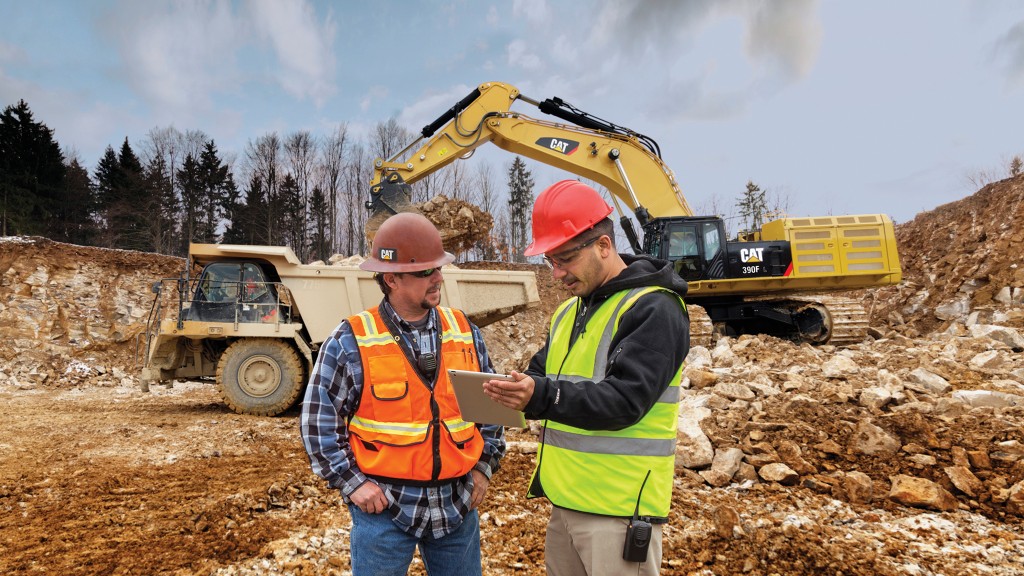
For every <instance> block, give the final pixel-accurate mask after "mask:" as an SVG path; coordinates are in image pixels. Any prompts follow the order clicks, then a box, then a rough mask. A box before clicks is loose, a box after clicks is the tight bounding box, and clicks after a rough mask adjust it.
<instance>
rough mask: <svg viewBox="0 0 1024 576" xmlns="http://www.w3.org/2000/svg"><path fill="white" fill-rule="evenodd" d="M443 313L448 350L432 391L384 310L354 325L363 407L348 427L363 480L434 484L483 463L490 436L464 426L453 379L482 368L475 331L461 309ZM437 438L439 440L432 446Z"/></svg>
mask: <svg viewBox="0 0 1024 576" xmlns="http://www.w3.org/2000/svg"><path fill="white" fill-rule="evenodd" d="M437 310H438V317H439V318H440V332H441V348H440V349H439V350H438V353H439V356H440V358H439V359H438V367H437V381H436V382H435V383H434V387H433V390H431V388H430V386H429V383H427V382H424V381H423V379H422V376H421V375H420V374H419V372H418V371H417V370H416V368H415V367H414V366H413V365H412V364H410V363H409V361H408V359H407V358H406V356H405V354H403V352H402V348H401V346H400V345H399V343H398V340H397V339H396V337H394V336H393V335H392V334H391V333H390V332H389V331H388V328H387V325H386V324H385V323H384V321H383V319H382V318H381V317H380V312H379V310H378V309H376V308H373V309H370V310H367V311H364V312H361V313H359V314H356V315H355V316H352V317H350V318H349V319H348V320H349V324H350V325H351V326H352V332H353V333H354V335H355V338H356V343H357V344H358V345H359V356H360V360H361V361H362V367H363V390H362V395H361V396H360V399H359V407H358V409H356V412H355V413H354V414H353V415H352V416H351V418H350V419H349V422H348V429H349V432H350V433H351V436H350V438H351V441H350V442H349V444H350V447H351V449H352V454H353V455H354V456H355V459H356V464H357V465H358V466H359V469H360V470H361V471H362V472H363V473H364V474H367V475H369V476H374V477H378V478H385V479H391V480H398V481H401V480H407V481H413V482H432V481H437V480H445V479H451V478H458V477H461V476H464V475H465V474H467V473H468V472H469V471H470V470H471V469H472V468H473V466H474V465H475V464H476V463H477V462H478V461H479V459H480V454H481V453H482V452H483V444H484V442H483V437H482V436H481V435H480V431H479V430H478V429H477V427H476V425H475V424H474V423H472V422H465V421H464V420H463V419H462V417H461V413H460V412H459V405H458V402H457V401H456V400H455V394H454V393H453V391H452V387H451V383H450V382H449V381H448V372H447V370H448V369H449V368H456V369H460V370H479V369H480V367H479V361H478V360H477V355H476V348H475V346H474V345H473V332H472V329H471V328H470V325H469V321H468V320H467V319H466V317H465V315H463V314H462V313H461V312H459V311H458V310H454V309H450V308H441V307H438V308H437ZM431 434H434V435H437V436H438V437H439V440H438V441H437V442H434V441H431V440H430V439H431ZM435 444H436V445H437V449H436V451H435Z"/></svg>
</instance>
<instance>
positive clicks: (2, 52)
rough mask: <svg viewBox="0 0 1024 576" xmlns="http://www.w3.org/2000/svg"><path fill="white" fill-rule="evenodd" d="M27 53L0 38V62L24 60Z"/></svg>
mask: <svg viewBox="0 0 1024 576" xmlns="http://www.w3.org/2000/svg"><path fill="white" fill-rule="evenodd" d="M27 58H28V55H27V54H25V51H24V50H22V49H21V47H20V46H15V45H14V44H8V43H7V42H4V41H3V40H0V62H17V61H19V60H26V59H27Z"/></svg>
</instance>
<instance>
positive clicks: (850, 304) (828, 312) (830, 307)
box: [689, 294, 868, 346]
mask: <svg viewBox="0 0 1024 576" xmlns="http://www.w3.org/2000/svg"><path fill="white" fill-rule="evenodd" d="M744 302H747V303H761V304H766V305H769V306H770V308H773V309H776V310H779V311H783V310H788V311H789V313H791V314H792V315H793V317H794V318H795V319H796V326H793V325H786V324H774V325H769V324H760V325H757V327H756V329H754V330H751V327H750V326H747V325H745V324H734V323H730V322H729V321H718V322H714V321H712V320H711V319H710V318H709V317H708V315H707V314H706V313H705V312H704V309H703V308H701V307H700V306H697V305H690V307H689V309H690V342H691V345H701V346H710V345H713V344H714V343H715V342H716V341H717V340H718V338H719V337H720V336H722V335H731V336H736V335H739V334H743V333H764V334H770V335H773V336H776V337H779V338H786V339H790V340H794V341H797V342H809V343H811V344H815V345H821V344H831V345H834V346H846V345H850V344H856V343H858V342H862V341H863V340H864V338H866V337H867V331H868V313H867V311H866V310H865V309H864V307H863V306H862V305H861V303H860V302H859V301H858V300H855V299H852V298H845V297H842V296H835V295H810V294H808V295H795V296H793V297H789V298H777V297H771V296H764V297H752V298H746V299H744ZM772 326H774V328H772Z"/></svg>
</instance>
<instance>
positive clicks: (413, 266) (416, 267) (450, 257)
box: [359, 252, 455, 273]
mask: <svg viewBox="0 0 1024 576" xmlns="http://www.w3.org/2000/svg"><path fill="white" fill-rule="evenodd" d="M454 261H455V255H454V254H452V253H451V252H445V253H444V256H442V257H440V258H437V259H435V260H431V261H429V262H403V263H401V264H392V263H389V262H381V261H379V260H374V259H372V258H370V259H367V260H363V262H362V263H361V264H359V269H360V270H367V271H370V272H395V273H402V272H419V271H420V270H426V269H428V268H440V267H441V266H444V265H446V264H451V263H452V262H454Z"/></svg>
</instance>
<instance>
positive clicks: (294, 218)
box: [0, 100, 533, 262]
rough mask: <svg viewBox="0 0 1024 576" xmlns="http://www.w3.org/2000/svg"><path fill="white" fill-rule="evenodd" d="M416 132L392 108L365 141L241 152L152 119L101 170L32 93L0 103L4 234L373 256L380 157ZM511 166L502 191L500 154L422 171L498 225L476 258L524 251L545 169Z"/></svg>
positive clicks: (148, 248)
mask: <svg viewBox="0 0 1024 576" xmlns="http://www.w3.org/2000/svg"><path fill="white" fill-rule="evenodd" d="M412 135H413V132H412V131H410V130H408V129H406V128H404V127H402V126H401V125H399V124H398V122H397V121H396V120H395V119H394V118H392V119H389V120H387V121H385V122H380V123H378V124H377V125H376V126H375V127H374V129H373V130H372V132H371V133H370V135H369V136H368V137H367V138H366V141H359V140H357V139H356V138H354V137H353V136H352V135H350V134H349V131H348V128H347V125H346V124H341V125H339V126H338V127H337V128H336V129H335V130H334V131H333V132H332V133H330V134H328V135H327V136H325V137H316V136H314V135H312V134H311V133H310V132H307V131H297V132H294V133H290V134H285V135H283V136H282V135H279V134H277V133H270V134H265V135H263V136H260V137H258V138H255V139H253V140H250V141H249V142H248V143H247V144H246V146H245V149H244V150H243V151H242V152H241V154H240V155H238V156H237V157H233V156H231V155H229V154H225V153H224V152H222V151H221V150H219V149H218V147H217V144H216V142H215V141H214V139H213V138H212V137H210V136H208V135H207V134H205V133H204V132H202V131H201V130H188V131H186V132H181V131H179V130H177V129H176V128H173V127H167V128H153V129H152V130H150V131H149V132H148V133H147V134H146V136H145V137H144V138H143V139H142V141H141V142H137V143H135V145H134V146H133V145H132V144H131V143H130V142H129V141H128V138H125V140H124V141H123V142H122V143H121V144H120V145H119V146H117V147H116V148H115V147H114V146H107V148H106V150H105V151H104V154H103V156H102V158H100V160H99V161H98V163H97V164H96V166H95V168H93V169H92V170H91V171H90V170H89V169H87V168H86V167H85V166H84V165H83V164H82V162H81V160H80V159H79V158H78V157H77V154H76V153H74V152H70V151H66V150H62V149H61V147H60V145H59V144H58V142H57V140H56V138H55V137H54V132H53V130H52V129H50V128H48V127H47V126H46V125H45V124H44V123H42V122H40V121H37V120H36V119H35V118H34V117H33V114H32V111H31V109H30V108H29V106H28V104H27V103H26V102H25V101H24V100H21V101H19V102H18V103H17V104H16V105H12V106H8V107H6V108H5V109H4V110H3V113H2V114H0V235H2V236H12V235H37V236H45V237H47V238H50V239H53V240H57V241H60V242H68V243H72V244H79V245H86V246H99V247H104V248H118V249H126V250H139V251H145V252H157V253H161V254H170V255H176V256H184V255H186V254H187V252H188V245H189V243H190V242H203V243H230V244H257V245H260V244H262V245H277V246H289V247H291V248H292V250H293V251H294V252H295V253H296V255H297V256H298V257H299V258H300V259H301V260H302V261H304V262H309V261H313V260H326V259H328V258H329V257H330V256H331V255H333V254H346V255H351V254H366V253H367V251H368V250H367V248H368V246H367V240H366V237H365V235H364V232H363V228H364V226H365V223H366V219H367V217H368V215H369V214H368V211H367V209H366V207H365V201H366V199H367V197H368V190H369V182H370V179H371V177H372V174H373V169H372V163H373V160H374V159H375V158H377V157H381V158H389V157H391V156H392V155H394V154H395V153H396V152H397V151H399V150H401V149H402V148H403V147H404V146H405V145H406V144H407V143H408V142H410V141H412V139H413V136H412ZM506 177H507V179H506V186H507V188H506V190H505V191H504V193H502V190H501V188H500V186H499V184H497V183H496V181H495V180H496V177H495V175H494V171H493V169H492V168H491V166H490V165H488V164H486V163H485V162H482V161H481V162H477V163H476V164H475V170H474V171H472V172H471V173H470V172H469V171H468V170H467V169H466V168H464V167H463V163H460V162H455V163H453V164H451V165H450V166H448V167H445V168H444V169H442V170H439V171H437V172H435V173H433V174H431V175H429V176H427V177H425V178H423V179H421V180H420V181H418V182H416V183H414V184H413V185H412V191H413V198H412V200H413V202H423V201H425V200H428V199H430V198H432V197H434V196H436V195H438V194H443V195H445V196H447V197H448V198H451V199H457V200H463V201H467V202H471V203H473V204H476V205H477V206H479V207H480V208H481V209H482V210H484V211H486V212H488V213H490V214H491V215H492V216H493V217H494V220H495V226H494V229H493V230H492V235H491V238H488V239H487V240H485V241H483V242H480V243H479V244H478V245H477V246H475V247H474V248H472V249H471V250H470V252H472V253H471V254H466V255H465V256H466V257H467V258H475V259H491V260H506V261H510V260H520V261H521V260H522V251H523V249H524V248H525V246H526V245H527V244H528V243H529V239H530V233H529V232H530V217H529V215H530V210H531V208H532V204H533V179H532V176H531V174H530V171H529V169H528V168H527V167H526V164H525V163H524V162H523V161H522V160H521V159H520V158H519V157H516V158H515V159H514V160H513V161H512V162H511V163H510V164H509V166H508V168H507V170H506Z"/></svg>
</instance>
